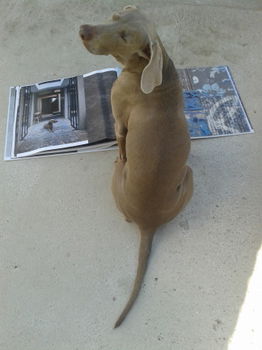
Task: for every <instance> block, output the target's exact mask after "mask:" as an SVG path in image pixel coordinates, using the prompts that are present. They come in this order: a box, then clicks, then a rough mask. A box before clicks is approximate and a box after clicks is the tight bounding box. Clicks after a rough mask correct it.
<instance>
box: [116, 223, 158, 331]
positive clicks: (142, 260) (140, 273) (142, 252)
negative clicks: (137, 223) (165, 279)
mask: <svg viewBox="0 0 262 350" xmlns="http://www.w3.org/2000/svg"><path fill="white" fill-rule="evenodd" d="M154 233H155V230H148V231H141V236H140V247H139V256H138V267H137V272H136V279H135V282H134V286H133V290H132V292H131V295H130V297H129V300H128V302H127V304H126V306H125V308H124V310H123V311H122V313H121V315H120V316H119V318H118V320H117V321H116V323H115V326H114V328H117V327H119V326H120V325H121V323H122V322H123V321H124V319H125V318H126V315H127V314H128V312H129V310H130V309H131V307H132V306H133V304H134V302H135V300H136V298H137V296H138V293H139V291H140V288H141V285H142V282H143V279H144V276H145V272H146V268H147V263H148V259H149V255H150V251H151V246H152V241H153V238H154Z"/></svg>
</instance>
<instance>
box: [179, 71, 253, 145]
mask: <svg viewBox="0 0 262 350" xmlns="http://www.w3.org/2000/svg"><path fill="white" fill-rule="evenodd" d="M178 74H179V77H180V80H181V83H182V87H183V90H184V110H185V115H186V119H187V123H188V128H189V132H190V136H191V138H192V139H197V138H210V137H218V136H230V135H240V134H246V133H252V132H253V128H252V125H251V123H250V121H249V119H248V116H247V113H246V111H245V109H244V106H243V104H242V101H241V99H240V96H239V93H238V91H237V89H236V85H235V83H234V81H233V78H232V75H231V73H230V71H229V68H228V67H227V66H217V67H200V68H199V67H195V68H187V69H178Z"/></svg>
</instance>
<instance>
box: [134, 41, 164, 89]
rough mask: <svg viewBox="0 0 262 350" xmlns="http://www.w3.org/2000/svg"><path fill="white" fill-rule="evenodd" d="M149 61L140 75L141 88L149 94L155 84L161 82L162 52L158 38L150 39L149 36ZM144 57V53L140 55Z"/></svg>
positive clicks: (157, 84)
mask: <svg viewBox="0 0 262 350" xmlns="http://www.w3.org/2000/svg"><path fill="white" fill-rule="evenodd" d="M149 48H150V50H149V51H150V53H149V57H147V58H149V63H148V65H147V66H146V67H145V68H144V70H143V72H142V76H141V82H140V86H141V90H142V91H143V92H144V93H145V94H150V92H152V91H153V90H154V88H155V87H156V86H159V85H161V84H162V70H163V54H162V49H161V46H160V43H159V40H158V39H157V38H155V40H152V39H151V37H150V36H149ZM141 56H143V57H145V58H146V56H147V55H146V54H143V55H141Z"/></svg>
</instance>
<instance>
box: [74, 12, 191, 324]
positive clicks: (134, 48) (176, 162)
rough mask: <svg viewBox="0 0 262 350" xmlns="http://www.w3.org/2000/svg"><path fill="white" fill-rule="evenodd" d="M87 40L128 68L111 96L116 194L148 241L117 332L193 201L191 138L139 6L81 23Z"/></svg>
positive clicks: (175, 82)
mask: <svg viewBox="0 0 262 350" xmlns="http://www.w3.org/2000/svg"><path fill="white" fill-rule="evenodd" d="M80 36H81V38H82V41H83V44H84V45H85V47H86V48H87V49H88V50H89V51H90V52H91V53H93V54H98V55H108V54H111V55H112V56H114V57H115V58H116V59H117V60H118V61H119V62H120V63H121V64H123V66H124V68H123V71H122V73H121V75H120V77H119V78H118V79H117V81H116V82H115V83H114V86H113V89H112V94H111V101H112V109H113V115H114V118H115V131H116V137H117V141H118V145H119V158H118V159H117V160H116V162H115V171H114V175H113V181H112V191H113V195H114V197H115V201H116V204H117V206H118V208H119V210H120V211H122V213H123V214H124V215H125V217H126V219H127V221H134V222H135V223H136V224H137V225H138V227H139V229H140V233H141V240H140V251H139V262H138V269H137V275H136V280H135V283H134V287H133V290H132V293H131V296H130V299H129V301H128V303H127V305H126V307H125V308H124V310H123V312H122V314H121V315H120V317H119V319H118V320H117V322H116V324H115V327H117V326H119V325H120V324H121V323H122V321H123V320H124V318H125V317H126V315H127V313H128V311H129V310H130V308H131V306H132V305H133V303H134V301H135V299H136V297H137V295H138V292H139V289H140V287H141V283H142V281H143V277H144V273H145V270H146V266H147V261H148V257H149V254H150V249H151V244H152V240H153V235H154V233H155V231H156V229H157V228H158V227H159V226H160V225H162V224H164V223H166V222H168V221H170V220H171V219H173V218H174V217H175V216H176V215H177V214H178V213H179V212H180V211H181V209H182V208H184V206H185V205H186V204H187V202H188V201H189V199H190V198H191V196H192V192H193V180H192V171H191V169H190V168H189V167H188V166H187V165H186V161H187V158H188V154H189V150H190V138H189V134H188V131H187V124H186V121H185V116H184V112H183V97H182V91H181V87H180V83H179V79H178V75H177V72H176V70H175V67H174V65H173V62H172V60H171V59H170V58H169V57H168V55H167V53H166V51H165V49H164V47H163V45H162V42H161V41H160V39H159V37H158V35H157V33H156V30H155V27H154V25H153V24H152V23H151V21H149V20H148V19H147V18H146V17H145V16H144V15H143V14H142V13H141V12H140V11H139V10H138V9H137V8H136V7H133V6H127V7H125V8H124V9H123V10H122V11H120V12H119V13H116V14H114V15H113V17H112V22H111V23H109V24H105V25H98V26H90V25H83V26H81V28H80Z"/></svg>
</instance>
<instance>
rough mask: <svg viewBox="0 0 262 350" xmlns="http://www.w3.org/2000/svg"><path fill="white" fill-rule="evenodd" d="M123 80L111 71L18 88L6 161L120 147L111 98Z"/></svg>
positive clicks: (12, 100)
mask: <svg viewBox="0 0 262 350" xmlns="http://www.w3.org/2000/svg"><path fill="white" fill-rule="evenodd" d="M117 74H118V69H115V68H112V69H111V68H109V69H104V70H101V71H95V72H91V73H89V74H86V75H82V76H75V77H71V78H62V79H57V80H52V81H46V82H42V83H38V84H34V85H30V86H22V87H14V88H12V89H11V91H12V93H10V99H9V113H8V114H9V115H8V123H7V136H6V150H5V159H15V158H22V157H28V156H32V155H36V154H38V153H41V152H47V151H49V152H52V151H55V150H61V149H63V148H67V149H68V148H69V147H76V146H83V145H85V146H87V147H89V145H90V146H91V145H92V148H93V149H94V148H95V143H96V144H99V143H105V144H108V142H111V143H112V141H115V133H114V120H113V116H112V110H111V103H110V93H111V88H112V84H113V82H114V81H115V79H116V78H117ZM11 145H12V146H11Z"/></svg>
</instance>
